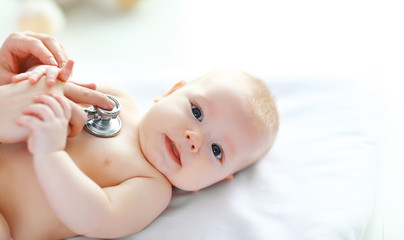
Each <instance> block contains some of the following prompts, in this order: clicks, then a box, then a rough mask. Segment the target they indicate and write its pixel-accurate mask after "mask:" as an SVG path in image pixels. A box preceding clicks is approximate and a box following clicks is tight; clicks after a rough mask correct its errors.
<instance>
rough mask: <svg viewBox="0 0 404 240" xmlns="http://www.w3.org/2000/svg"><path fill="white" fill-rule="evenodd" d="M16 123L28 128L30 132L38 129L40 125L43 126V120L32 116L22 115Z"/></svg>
mask: <svg viewBox="0 0 404 240" xmlns="http://www.w3.org/2000/svg"><path fill="white" fill-rule="evenodd" d="M15 123H16V124H17V125H19V126H22V127H26V128H28V129H29V130H31V131H32V130H34V129H35V128H37V126H38V125H39V124H41V120H39V119H38V118H37V117H35V116H31V115H22V116H19V117H17V118H16V119H15Z"/></svg>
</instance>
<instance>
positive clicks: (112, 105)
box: [109, 99, 115, 107]
mask: <svg viewBox="0 0 404 240" xmlns="http://www.w3.org/2000/svg"><path fill="white" fill-rule="evenodd" d="M109 105H111V107H115V102H114V101H112V100H111V99H109Z"/></svg>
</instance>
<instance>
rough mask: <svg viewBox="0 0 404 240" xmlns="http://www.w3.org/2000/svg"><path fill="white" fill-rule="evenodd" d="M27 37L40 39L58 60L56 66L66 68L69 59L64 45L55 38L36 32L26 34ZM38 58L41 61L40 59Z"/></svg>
mask: <svg viewBox="0 0 404 240" xmlns="http://www.w3.org/2000/svg"><path fill="white" fill-rule="evenodd" d="M26 35H27V36H30V37H34V38H37V39H39V40H40V41H41V42H42V43H43V44H44V45H45V47H46V48H47V49H48V50H49V51H50V52H51V53H52V55H53V57H54V58H55V59H56V62H57V64H56V65H57V66H58V67H64V64H65V63H66V62H67V60H68V57H67V54H66V52H65V50H64V47H63V45H62V43H60V42H59V41H58V40H57V39H56V38H55V37H53V36H50V35H47V34H43V33H34V32H26ZM36 57H38V56H36ZM38 58H39V59H41V58H40V57H38ZM41 61H42V59H41ZM43 63H44V62H43ZM52 65H54V64H52Z"/></svg>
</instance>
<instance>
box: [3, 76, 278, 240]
mask: <svg viewBox="0 0 404 240" xmlns="http://www.w3.org/2000/svg"><path fill="white" fill-rule="evenodd" d="M42 82H44V80H43V79H41V80H40V82H39V83H37V85H41V84H42ZM18 84H24V81H23V82H21V83H18ZM63 84H65V83H58V86H63ZM35 86H36V85H35ZM98 90H100V91H102V92H104V93H106V94H110V95H112V96H114V97H115V98H116V99H118V101H119V102H120V104H121V114H120V115H119V116H120V118H121V121H122V125H123V126H122V130H121V131H120V133H119V134H118V135H117V136H116V137H113V138H97V137H94V136H92V135H90V134H88V133H87V132H85V131H82V132H81V133H80V134H79V135H78V136H76V137H74V138H69V139H67V138H66V136H67V125H68V122H69V118H70V115H71V109H70V105H69V104H68V103H67V101H66V99H65V98H64V97H63V96H62V94H57V93H51V94H43V95H39V96H36V97H35V98H34V100H33V103H32V104H30V105H29V106H27V107H26V108H24V109H23V111H22V112H23V114H22V115H21V116H19V117H18V118H17V119H16V122H17V124H18V125H19V126H21V127H22V128H26V129H28V130H29V135H28V138H27V142H26V143H16V144H4V143H3V144H0V192H1V197H0V239H8V238H9V236H11V237H12V238H13V239H14V240H19V239H33V240H35V239H41V240H42V239H63V238H69V237H73V236H76V235H84V236H88V237H97V238H117V237H122V236H125V235H129V234H132V233H136V232H138V231H140V230H142V229H143V228H145V227H146V226H147V225H149V224H150V223H151V222H152V221H153V220H154V219H155V218H156V217H158V216H159V215H160V214H161V213H162V212H163V211H164V209H165V208H166V207H167V206H168V204H169V202H170V199H171V194H172V186H175V187H177V188H179V189H182V190H187V191H197V190H200V189H202V188H205V187H208V186H210V185H212V184H214V183H217V182H219V181H221V180H225V179H231V178H232V177H233V175H234V174H235V173H236V172H238V171H240V170H242V169H244V168H246V167H247V166H249V165H251V164H253V163H254V162H256V161H257V160H259V159H260V158H262V157H263V156H264V155H265V154H266V153H267V152H268V151H269V149H270V148H271V146H272V145H273V142H274V141H275V138H276V135H277V131H278V113H277V110H276V107H275V103H274V100H273V98H272V96H271V94H270V92H269V90H268V88H267V87H266V86H265V85H264V84H263V83H262V82H261V81H259V80H257V79H255V78H254V77H252V76H250V75H248V74H246V73H244V72H240V71H233V70H220V71H214V72H211V73H209V74H206V75H204V76H202V77H200V78H198V79H196V80H194V81H192V82H190V83H185V82H179V83H177V84H176V85H175V86H174V87H173V88H172V89H171V90H169V91H168V93H166V94H165V95H163V96H162V97H160V98H158V99H157V100H156V103H155V104H154V105H153V106H152V107H151V108H150V110H149V111H148V112H147V113H146V114H145V115H144V116H142V117H141V116H140V115H139V113H138V111H137V108H136V105H135V103H134V102H133V100H132V98H131V96H130V95H129V94H128V93H126V92H124V91H123V90H120V89H117V88H114V87H111V86H100V87H98Z"/></svg>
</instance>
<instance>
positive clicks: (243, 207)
mask: <svg viewBox="0 0 404 240" xmlns="http://www.w3.org/2000/svg"><path fill="white" fill-rule="evenodd" d="M87 67H88V66H87ZM87 70H88V69H87ZM78 72H79V74H78V75H80V74H82V75H83V76H81V77H84V78H86V76H85V74H83V73H84V72H80V69H79V71H78ZM135 72H136V71H135ZM101 75H102V76H103V77H104V78H105V80H106V79H107V78H109V77H112V76H114V77H115V78H116V79H123V80H122V81H119V80H118V81H117V82H116V84H118V85H119V86H122V87H124V88H125V89H127V90H128V91H129V92H131V93H132V94H133V97H134V99H135V100H136V102H137V103H138V104H139V107H140V110H141V112H144V111H145V110H146V109H147V108H148V107H149V106H150V105H151V104H152V100H153V97H154V96H157V95H159V94H162V93H164V91H166V90H167V89H168V87H169V86H170V85H172V84H174V83H175V81H176V80H180V77H179V76H180V75H176V74H172V73H170V74H166V73H156V72H154V73H151V74H147V73H145V74H143V75H142V74H139V73H135V74H133V72H131V73H129V72H127V73H120V75H117V74H116V73H115V74H114V75H112V74H111V76H106V75H104V74H100V76H101ZM89 76H90V75H89ZM132 76H133V77H132ZM93 77H94V76H93ZM192 77H197V75H194V76H192ZM192 77H190V78H189V79H187V80H191V79H192ZM260 77H261V78H263V79H264V80H265V81H266V82H267V83H268V84H269V85H270V86H271V88H272V91H273V93H274V94H275V96H276V98H277V105H278V108H279V112H280V117H281V118H280V120H281V127H280V132H279V135H278V139H277V141H276V143H275V145H274V147H273V149H272V150H271V152H270V153H269V154H268V155H267V156H266V157H265V158H264V159H262V160H261V161H260V162H258V163H257V164H255V165H253V166H252V167H250V168H248V169H246V170H244V171H242V172H240V173H238V174H237V175H236V177H235V178H234V180H232V181H230V182H224V183H219V184H217V185H214V186H212V187H210V188H207V189H204V190H202V191H200V192H198V193H188V192H182V191H179V190H175V194H174V195H175V196H174V198H173V200H172V201H171V203H170V205H169V207H168V208H167V209H166V210H165V211H164V212H163V213H162V215H161V216H160V217H159V218H157V219H156V220H155V221H154V222H153V223H152V224H151V225H150V226H148V227H147V228H146V229H145V230H143V231H141V232H139V233H137V234H133V235H131V236H127V237H124V238H122V239H125V240H135V239H142V240H144V239H184V240H185V239H187V240H188V239H240V240H241V239H243V240H244V239H276V240H297V239H301V240H305V239H307V240H313V239H341V240H342V239H343V240H359V239H362V237H363V234H364V232H365V229H366V226H367V224H368V222H369V220H370V218H371V216H372V211H373V206H374V197H375V192H376V185H377V184H376V183H377V175H378V166H379V160H380V152H381V149H380V145H381V138H380V133H381V132H380V130H381V126H382V121H381V114H380V110H381V106H380V104H379V102H380V101H379V99H378V96H377V95H375V94H374V92H373V91H371V90H370V89H369V88H367V87H365V86H366V84H364V82H363V81H362V82H361V81H356V79H348V78H343V77H341V78H338V77H334V78H330V77H324V78H321V77H317V78H302V77H300V78H284V79H280V78H268V77H265V76H260ZM74 239H75V240H78V239H86V238H74Z"/></svg>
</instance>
